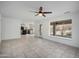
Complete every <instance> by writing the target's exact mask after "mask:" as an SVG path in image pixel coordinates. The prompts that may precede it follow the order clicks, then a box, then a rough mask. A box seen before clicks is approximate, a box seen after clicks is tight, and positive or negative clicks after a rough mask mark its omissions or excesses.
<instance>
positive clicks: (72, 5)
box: [0, 1, 79, 20]
mask: <svg viewBox="0 0 79 59" xmlns="http://www.w3.org/2000/svg"><path fill="white" fill-rule="evenodd" d="M40 6H43V7H44V11H52V12H53V13H52V14H48V15H46V16H47V17H46V18H51V17H55V16H58V15H61V14H64V12H67V11H70V12H75V11H78V10H79V7H78V6H79V2H77V1H76V2H75V1H74V2H72V1H7V2H6V1H0V13H1V14H2V15H3V16H6V17H12V18H17V19H24V20H37V19H46V18H44V17H40V16H35V13H34V12H32V11H37V10H38V9H39V7H40Z"/></svg>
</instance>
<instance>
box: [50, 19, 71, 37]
mask: <svg viewBox="0 0 79 59" xmlns="http://www.w3.org/2000/svg"><path fill="white" fill-rule="evenodd" d="M63 24H71V25H72V19H68V20H60V21H54V22H50V26H53V29H52V30H53V32H52V33H53V34H50V35H53V36H59V37H65V38H72V26H71V36H69V37H67V36H64V35H63V34H62V35H56V26H57V25H63ZM63 31H64V30H63ZM63 31H62V33H63ZM60 32H61V31H60Z"/></svg>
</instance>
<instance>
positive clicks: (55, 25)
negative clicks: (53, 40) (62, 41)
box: [50, 20, 72, 38]
mask: <svg viewBox="0 0 79 59" xmlns="http://www.w3.org/2000/svg"><path fill="white" fill-rule="evenodd" d="M50 34H51V35H54V36H62V37H68V38H71V36H72V20H64V21H56V22H51V23H50Z"/></svg>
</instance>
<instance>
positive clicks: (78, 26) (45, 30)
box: [36, 12, 79, 47]
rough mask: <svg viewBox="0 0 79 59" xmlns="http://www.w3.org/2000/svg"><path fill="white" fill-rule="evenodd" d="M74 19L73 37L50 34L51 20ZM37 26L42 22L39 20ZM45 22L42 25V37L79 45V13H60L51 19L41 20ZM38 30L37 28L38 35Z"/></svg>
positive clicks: (75, 45)
mask: <svg viewBox="0 0 79 59" xmlns="http://www.w3.org/2000/svg"><path fill="white" fill-rule="evenodd" d="M70 18H71V19H72V38H71V39H70V38H63V37H57V36H50V35H49V31H50V29H49V25H50V23H49V22H50V21H56V20H66V19H70ZM36 23H37V24H36V27H38V24H40V22H39V21H37V22H36ZM41 23H42V24H43V27H42V37H43V38H45V39H48V40H52V41H56V42H60V43H63V44H67V45H71V46H74V47H79V13H78V12H76V13H72V14H66V15H60V16H58V17H55V18H52V19H51V20H44V21H42V22H41ZM38 32H39V31H38V30H36V36H38Z"/></svg>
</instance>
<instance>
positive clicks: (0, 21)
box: [0, 15, 1, 42]
mask: <svg viewBox="0 0 79 59" xmlns="http://www.w3.org/2000/svg"><path fill="white" fill-rule="evenodd" d="M0 42H1V15H0Z"/></svg>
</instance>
